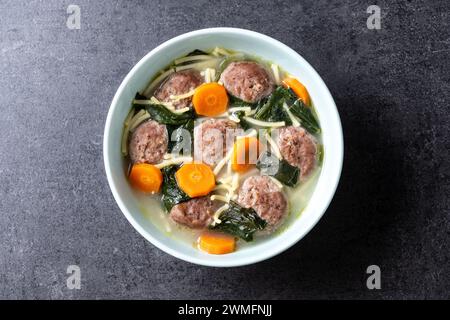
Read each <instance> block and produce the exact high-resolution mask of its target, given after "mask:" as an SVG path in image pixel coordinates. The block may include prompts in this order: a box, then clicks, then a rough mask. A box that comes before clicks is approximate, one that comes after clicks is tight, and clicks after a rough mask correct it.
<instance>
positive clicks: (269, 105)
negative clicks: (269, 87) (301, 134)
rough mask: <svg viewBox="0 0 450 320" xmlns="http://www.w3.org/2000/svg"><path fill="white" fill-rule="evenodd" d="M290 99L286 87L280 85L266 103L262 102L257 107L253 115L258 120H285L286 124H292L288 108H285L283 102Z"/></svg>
mask: <svg viewBox="0 0 450 320" xmlns="http://www.w3.org/2000/svg"><path fill="white" fill-rule="evenodd" d="M287 100H288V96H287V93H286V89H285V88H283V87H281V86H279V87H277V88H276V89H275V90H274V92H272V94H271V95H270V96H269V97H268V98H267V100H266V101H265V102H264V103H261V104H260V105H259V106H258V108H257V109H256V113H255V115H254V116H253V117H254V118H255V119H256V120H261V121H268V122H277V121H284V122H285V123H286V125H291V124H292V121H291V118H290V117H289V115H288V114H287V112H286V110H284V108H283V103H284V102H286V101H287Z"/></svg>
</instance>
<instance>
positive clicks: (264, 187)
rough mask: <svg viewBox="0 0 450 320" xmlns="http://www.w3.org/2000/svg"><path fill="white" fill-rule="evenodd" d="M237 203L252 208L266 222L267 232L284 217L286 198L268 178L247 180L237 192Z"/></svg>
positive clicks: (258, 177) (257, 177) (253, 177)
mask: <svg viewBox="0 0 450 320" xmlns="http://www.w3.org/2000/svg"><path fill="white" fill-rule="evenodd" d="M237 202H238V203H239V204H240V205H241V206H243V207H245V208H253V209H254V210H255V211H256V213H257V214H258V215H259V216H260V217H261V218H262V219H264V220H265V221H266V222H267V224H268V228H267V230H268V231H269V232H271V231H273V230H275V228H276V227H277V226H279V225H280V224H281V222H282V221H283V220H284V218H285V217H286V213H287V201H286V198H285V196H284V194H283V193H282V192H281V190H280V188H279V187H278V186H277V185H276V184H275V182H273V181H272V180H271V179H270V178H269V177H268V176H252V177H249V178H247V179H246V180H245V181H244V183H243V184H242V186H241V188H240V190H239V194H238V199H237Z"/></svg>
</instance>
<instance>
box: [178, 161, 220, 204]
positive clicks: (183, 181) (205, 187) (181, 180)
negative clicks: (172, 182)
mask: <svg viewBox="0 0 450 320" xmlns="http://www.w3.org/2000/svg"><path fill="white" fill-rule="evenodd" d="M175 178H176V179H177V183H178V186H179V187H180V188H181V190H183V191H184V192H185V193H186V194H187V195H188V196H189V197H191V198H195V197H201V196H206V195H207V194H208V193H210V192H211V191H212V190H213V189H214V187H215V186H216V179H215V177H214V173H213V171H212V170H211V168H210V167H209V166H208V165H206V164H204V163H186V164H184V165H183V166H182V167H181V168H180V169H178V171H177V172H176V173H175Z"/></svg>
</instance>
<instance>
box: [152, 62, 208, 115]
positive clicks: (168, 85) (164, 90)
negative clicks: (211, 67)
mask: <svg viewBox="0 0 450 320" xmlns="http://www.w3.org/2000/svg"><path fill="white" fill-rule="evenodd" d="M202 82H203V78H202V76H201V75H200V73H199V72H198V71H196V70H193V69H188V70H183V71H178V72H175V73H172V74H171V75H170V76H168V77H167V79H166V80H165V81H164V82H163V83H162V84H161V86H160V87H159V88H158V89H157V90H156V92H155V97H156V98H157V99H158V100H160V101H164V102H172V104H173V106H174V107H175V109H181V108H185V107H190V106H191V104H192V97H188V98H184V99H180V100H171V99H170V96H171V95H180V94H185V93H188V92H189V91H191V90H193V89H195V88H197V87H198V86H199V85H200V84H202Z"/></svg>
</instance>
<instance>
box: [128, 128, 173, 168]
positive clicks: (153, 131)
mask: <svg viewBox="0 0 450 320" xmlns="http://www.w3.org/2000/svg"><path fill="white" fill-rule="evenodd" d="M168 141H169V138H168V134H167V128H166V126H165V125H163V124H159V123H158V122H156V121H154V120H148V121H145V122H143V123H141V124H140V125H139V126H138V127H137V128H136V129H135V130H134V132H133V134H132V135H131V139H130V144H129V154H130V159H131V162H132V163H143V162H145V163H158V162H160V161H161V160H162V159H163V156H164V154H165V153H166V152H167V144H168Z"/></svg>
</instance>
